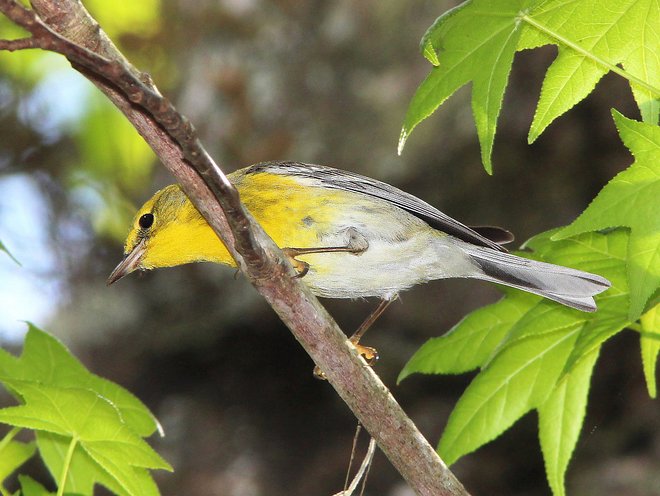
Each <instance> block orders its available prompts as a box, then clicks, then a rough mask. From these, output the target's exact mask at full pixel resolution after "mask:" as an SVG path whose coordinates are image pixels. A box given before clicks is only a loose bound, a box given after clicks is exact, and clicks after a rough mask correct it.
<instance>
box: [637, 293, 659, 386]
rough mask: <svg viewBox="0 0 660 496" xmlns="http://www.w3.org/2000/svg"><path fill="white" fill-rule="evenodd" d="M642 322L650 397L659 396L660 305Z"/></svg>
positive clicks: (647, 314) (644, 360) (643, 357)
mask: <svg viewBox="0 0 660 496" xmlns="http://www.w3.org/2000/svg"><path fill="white" fill-rule="evenodd" d="M639 320H640V326H641V332H640V335H641V336H640V347H641V350H642V365H643V366H644V377H645V379H646V387H647V389H648V391H649V396H651V398H655V397H656V396H657V387H656V380H655V369H656V366H657V364H658V352H660V304H657V305H656V306H654V307H653V308H652V309H651V310H649V311H648V312H646V313H645V314H644V315H642V318H641V319H639Z"/></svg>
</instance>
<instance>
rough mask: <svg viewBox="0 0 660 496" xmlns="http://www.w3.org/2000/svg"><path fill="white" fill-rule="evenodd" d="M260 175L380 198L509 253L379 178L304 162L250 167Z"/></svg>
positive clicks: (462, 236)
mask: <svg viewBox="0 0 660 496" xmlns="http://www.w3.org/2000/svg"><path fill="white" fill-rule="evenodd" d="M259 172H268V173H271V174H282V175H291V176H298V177H303V178H307V179H310V180H313V181H318V182H319V183H321V185H322V186H324V187H326V188H331V189H340V190H345V191H352V192H354V193H361V194H364V195H369V196H373V197H374V198H380V199H381V200H385V201H388V202H390V203H392V204H393V205H396V206H397V207H399V208H401V209H403V210H405V211H407V212H409V213H411V214H412V215H414V216H416V217H418V218H420V219H422V220H423V221H424V222H426V223H428V224H429V225H430V226H431V227H433V228H434V229H438V230H440V231H443V232H446V233H447V234H451V235H452V236H455V237H457V238H459V239H461V240H463V241H466V242H468V243H472V244H475V245H478V246H485V247H488V248H492V249H493V250H497V251H506V249H504V248H503V247H502V246H500V245H499V244H497V243H496V242H495V241H492V240H490V239H488V238H486V237H485V236H482V235H481V234H479V233H478V232H477V231H475V230H474V229H471V228H470V227H468V226H466V225H464V224H462V223H460V222H458V221H457V220H455V219H452V218H451V217H449V216H448V215H445V214H443V213H442V212H441V211H440V210H438V209H437V208H435V207H433V206H431V205H429V204H428V203H426V202H425V201H423V200H420V199H419V198H417V197H415V196H413V195H411V194H409V193H406V192H405V191H402V190H400V189H398V188H395V187H394V186H390V185H389V184H387V183H384V182H382V181H378V180H376V179H371V178H368V177H366V176H361V175H360V174H356V173H354V172H350V171H345V170H341V169H335V168H333V167H327V166H322V165H313V164H304V163H301V162H263V163H260V164H256V165H253V166H251V167H248V168H247V169H246V170H245V174H255V173H259ZM491 229H496V230H498V231H499V232H500V234H501V233H502V232H504V233H506V232H507V231H505V230H503V229H501V230H500V229H499V228H491Z"/></svg>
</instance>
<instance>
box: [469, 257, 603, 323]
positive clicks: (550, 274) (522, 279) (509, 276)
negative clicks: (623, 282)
mask: <svg viewBox="0 0 660 496" xmlns="http://www.w3.org/2000/svg"><path fill="white" fill-rule="evenodd" d="M464 249H465V251H466V252H467V253H468V255H470V257H471V259H472V260H473V262H474V263H475V264H476V265H477V266H478V267H479V268H480V269H481V272H482V273H483V274H479V275H475V276H474V277H476V278H479V279H484V280H486V281H490V282H496V283H499V284H505V285H507V286H511V287H514V288H518V289H522V290H523V291H528V292H530V293H534V294H537V295H540V296H543V297H545V298H549V299H550V300H554V301H557V302H559V303H562V304H563V305H566V306H569V307H572V308H577V309H578V310H582V311H584V312H593V311H595V310H596V303H595V302H594V299H593V296H594V295H596V294H598V293H601V292H603V291H605V290H606V289H607V288H609V287H610V286H611V284H610V281H608V280H607V279H605V278H604V277H601V276H598V275H595V274H590V273H589V272H582V271H580V270H575V269H569V268H568V267H562V266H560V265H553V264H549V263H544V262H537V261H535V260H529V259H527V258H522V257H517V256H515V255H510V254H508V253H503V252H498V251H495V250H489V249H487V248H481V247H477V246H467V247H464Z"/></svg>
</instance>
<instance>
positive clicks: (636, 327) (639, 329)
mask: <svg viewBox="0 0 660 496" xmlns="http://www.w3.org/2000/svg"><path fill="white" fill-rule="evenodd" d="M626 327H627V328H628V329H630V330H632V331H635V332H638V333H640V334H642V332H644V329H642V326H641V325H639V324H638V323H637V322H631V323H630V324H628V325H627V326H626Z"/></svg>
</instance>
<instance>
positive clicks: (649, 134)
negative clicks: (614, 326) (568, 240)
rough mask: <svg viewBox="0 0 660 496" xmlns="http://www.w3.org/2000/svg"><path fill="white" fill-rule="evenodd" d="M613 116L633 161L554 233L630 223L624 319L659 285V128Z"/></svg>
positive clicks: (569, 233) (634, 314) (633, 314)
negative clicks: (628, 298) (628, 294)
mask: <svg viewBox="0 0 660 496" xmlns="http://www.w3.org/2000/svg"><path fill="white" fill-rule="evenodd" d="M614 120H615V122H616V125H617V128H618V129H619V134H620V136H621V139H622V140H623V142H624V143H625V144H626V146H627V147H628V148H629V149H630V151H631V152H632V154H633V156H634V157H635V163H633V164H632V165H631V166H630V167H629V168H628V169H626V170H624V171H623V172H621V173H620V174H618V175H617V176H616V177H615V178H614V179H612V180H611V181H610V182H609V183H608V184H607V186H605V187H604V188H603V190H602V191H601V192H600V193H599V194H598V196H597V197H596V199H595V200H594V201H593V202H592V203H591V205H589V208H587V210H585V211H584V212H583V213H582V215H580V217H578V218H577V219H576V221H575V222H573V223H572V224H571V225H570V226H568V227H566V228H564V229H562V230H561V231H560V232H559V233H558V234H557V236H556V237H557V238H558V239H561V238H565V237H568V236H573V235H575V234H579V233H583V232H586V231H594V230H598V229H606V228H610V227H618V226H625V227H629V228H630V243H629V245H628V256H627V259H628V278H629V283H630V288H631V302H630V320H636V319H638V318H639V316H640V315H641V313H642V312H643V310H644V306H645V305H646V302H647V301H648V299H649V297H650V296H651V295H652V294H653V293H654V292H655V291H656V290H657V288H658V286H659V285H660V215H658V212H660V128H659V127H658V126H653V125H650V124H644V123H641V122H635V121H632V120H629V119H626V118H625V117H623V116H622V115H621V114H619V113H618V112H616V111H615V112H614Z"/></svg>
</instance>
